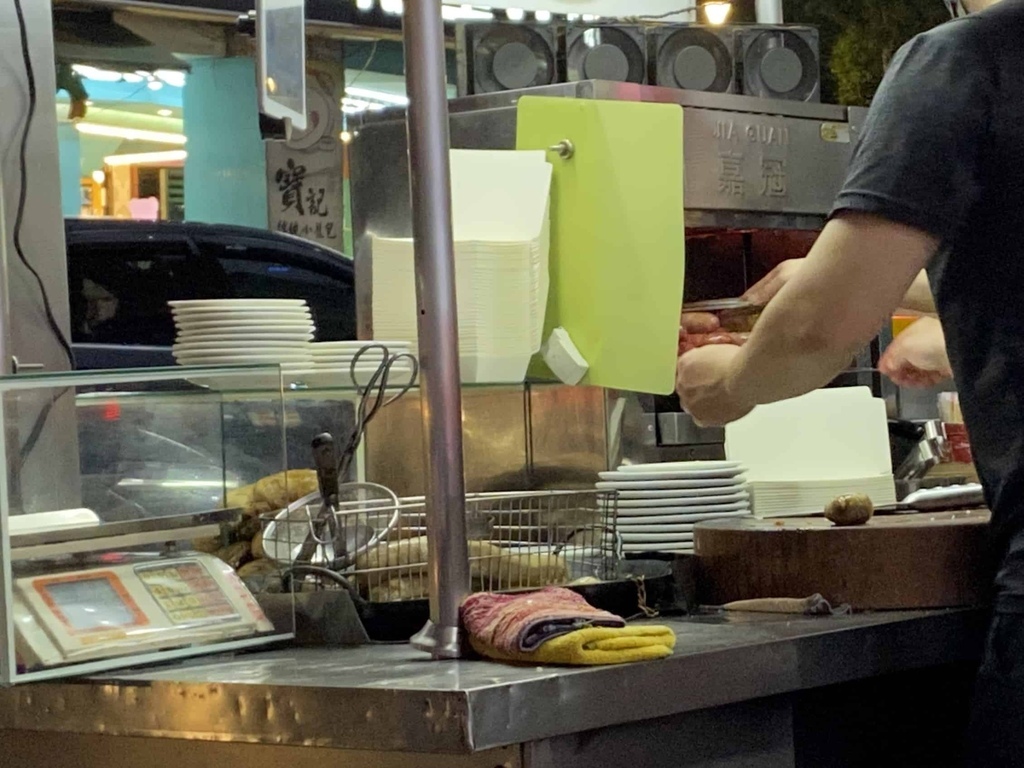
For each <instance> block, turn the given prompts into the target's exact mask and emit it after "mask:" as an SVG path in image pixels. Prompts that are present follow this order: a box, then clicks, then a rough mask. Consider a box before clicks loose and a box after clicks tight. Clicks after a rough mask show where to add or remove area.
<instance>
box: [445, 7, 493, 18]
mask: <svg viewBox="0 0 1024 768" xmlns="http://www.w3.org/2000/svg"><path fill="white" fill-rule="evenodd" d="M441 18H442V19H444V20H445V21H468V20H472V19H479V20H481V21H490V20H492V19H493V18H494V14H493V13H491V12H490V11H482V10H480V9H478V8H474V7H473V6H471V5H442V6H441Z"/></svg>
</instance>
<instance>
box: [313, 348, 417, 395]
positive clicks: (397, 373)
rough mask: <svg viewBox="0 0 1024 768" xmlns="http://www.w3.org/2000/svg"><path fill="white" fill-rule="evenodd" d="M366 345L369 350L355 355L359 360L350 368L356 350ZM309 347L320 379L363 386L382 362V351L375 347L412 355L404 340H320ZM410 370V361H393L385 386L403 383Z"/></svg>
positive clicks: (398, 353)
mask: <svg viewBox="0 0 1024 768" xmlns="http://www.w3.org/2000/svg"><path fill="white" fill-rule="evenodd" d="M370 345H372V348H371V349H367V350H366V351H365V352H363V353H362V354H360V355H359V362H358V363H357V365H356V367H355V370H354V371H353V369H352V361H353V360H354V359H355V357H356V355H357V354H358V353H359V352H360V350H363V349H364V348H366V347H367V346H370ZM311 347H312V350H313V368H312V370H313V372H314V373H315V374H318V376H319V377H320V378H323V376H333V377H334V378H335V379H337V378H338V377H341V378H342V379H344V383H345V384H348V383H353V384H356V385H357V386H366V384H367V383H368V382H369V380H370V379H371V378H372V377H373V375H374V374H375V373H376V372H377V369H378V368H379V367H380V365H381V363H382V362H383V359H384V351H383V350H382V349H379V347H386V348H387V350H388V354H389V355H390V356H391V357H395V356H397V355H411V354H412V344H411V343H410V342H408V341H322V342H318V343H316V344H312V345H311ZM412 370H413V362H412V360H409V359H407V358H402V359H400V360H397V361H395V363H394V364H393V365H392V366H391V369H390V372H389V374H388V385H389V386H392V385H394V386H402V385H404V384H405V383H406V382H407V381H408V380H409V377H410V376H411V375H412ZM353 376H354V377H355V379H354V381H353V380H352V379H353Z"/></svg>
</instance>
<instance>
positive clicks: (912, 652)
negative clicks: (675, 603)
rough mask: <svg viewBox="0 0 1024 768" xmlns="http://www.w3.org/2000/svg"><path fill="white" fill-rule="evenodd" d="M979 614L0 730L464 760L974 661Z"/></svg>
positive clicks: (695, 636)
mask: <svg viewBox="0 0 1024 768" xmlns="http://www.w3.org/2000/svg"><path fill="white" fill-rule="evenodd" d="M984 620H985V617H984V614H983V613H982V612H980V611H931V612H899V613H885V614H863V615H858V616H851V617H825V618H820V617H819V618H807V617H778V616H774V617H773V616H764V615H759V616H750V615H747V616H730V617H728V618H726V617H721V616H707V617H697V618H692V619H685V620H677V621H671V622H666V623H668V624H670V625H671V626H672V628H673V629H674V630H675V631H676V633H677V635H678V639H679V642H678V646H677V651H676V654H675V655H674V656H673V657H672V658H671V659H667V660H665V661H662V662H655V663H650V664H639V665H628V666H621V667H603V668H595V669H581V670H564V669H552V668H526V667H513V666H506V665H498V664H492V663H486V662H466V661H454V662H431V661H429V660H427V659H426V658H424V657H423V656H422V655H421V654H418V653H417V652H416V651H414V650H412V649H411V648H409V647H407V646H371V647H365V648H356V649H349V650H328V649H293V650H281V651H271V652H264V653H258V654H252V655H248V656H240V657H231V658H217V659H205V660H200V661H191V662H186V663H182V664H178V665H175V666H172V667H166V668H161V669H152V670H145V671H141V672H136V673H132V674H122V675H120V676H119V677H118V679H116V680H82V681H69V682H66V683H48V684H41V685H33V686H24V687H16V688H9V689H4V690H0V727H2V728H8V729H21V730H32V731H53V732H72V733H86V734H88V733H93V734H95V733H99V734H111V735H122V736H150V737H167V738H180V739H200V740H211V741H236V742H246V743H267V744H287V745H294V746H323V747H332V748H337V749H353V750H375V751H378V750H379V751H405V752H429V753H449V754H465V753H469V752H473V751H479V750H486V749H490V748H492V747H499V746H505V745H510V744H519V743H527V742H532V741H536V740H539V739H544V738H549V737H553V736H558V735H563V734H570V733H579V732H583V731H588V730H592V729H595V728H600V727H604V726H610V725H615V724H620V723H627V722H634V721H640V720H651V719H657V718H661V717H667V716H669V715H675V714H680V713H684V712H688V711H695V710H701V709H708V708H712V707H717V706H722V705H725V704H730V703H734V702H740V701H747V700H751V699H756V698H761V697H765V696H772V695H778V694H786V693H791V692H795V691H800V690H805V689H808V688H814V687H820V686H825V685H832V684H836V683H842V682H847V681H851V680H856V679H862V678H868V677H872V676H877V675H884V674H889V673H895V672H900V671H906V670H911V669H920V668H924V667H930V666H938V665H943V664H948V663H953V662H957V661H966V660H971V659H973V658H974V657H975V656H976V653H977V649H978V647H979V645H980V639H981V637H982V636H983V632H984Z"/></svg>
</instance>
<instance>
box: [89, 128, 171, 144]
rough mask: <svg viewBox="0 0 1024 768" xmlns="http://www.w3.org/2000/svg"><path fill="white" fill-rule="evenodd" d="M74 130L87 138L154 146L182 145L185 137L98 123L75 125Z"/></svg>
mask: <svg viewBox="0 0 1024 768" xmlns="http://www.w3.org/2000/svg"><path fill="white" fill-rule="evenodd" d="M75 129H76V130H77V131H78V132H79V133H84V134H85V135H87V136H104V137H106V138H109V139H125V140H126V141H152V142H153V143H155V144H184V143H185V141H186V139H185V136H184V135H183V134H180V133H164V132H163V131H145V130H140V129H136V128H121V127H120V126H116V125H101V124H99V123H75Z"/></svg>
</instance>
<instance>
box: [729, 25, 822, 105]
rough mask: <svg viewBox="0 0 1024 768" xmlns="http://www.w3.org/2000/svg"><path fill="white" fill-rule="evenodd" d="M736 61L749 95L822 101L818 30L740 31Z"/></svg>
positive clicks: (773, 28)
mask: <svg viewBox="0 0 1024 768" xmlns="http://www.w3.org/2000/svg"><path fill="white" fill-rule="evenodd" d="M736 50H737V58H738V60H739V63H740V66H741V68H742V76H741V82H742V89H743V93H745V94H747V95H748V96H758V97H760V98H762V99H788V100H790V101H821V60H820V57H819V46H818V30H816V29H814V28H813V27H750V28H746V29H742V30H741V31H740V32H739V38H738V41H737V45H736Z"/></svg>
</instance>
